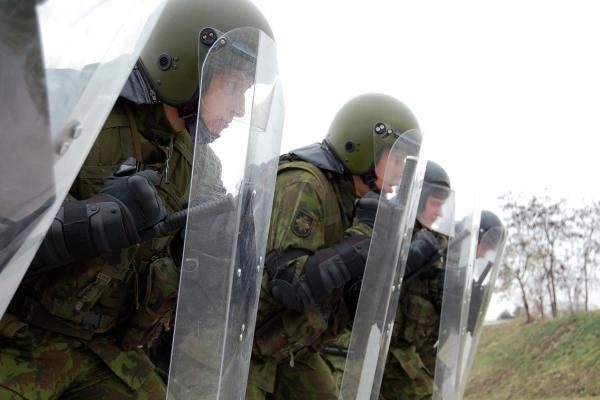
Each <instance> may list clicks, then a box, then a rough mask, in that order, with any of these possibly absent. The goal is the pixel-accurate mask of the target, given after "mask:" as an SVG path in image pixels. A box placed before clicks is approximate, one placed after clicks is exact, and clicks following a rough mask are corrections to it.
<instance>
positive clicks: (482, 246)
mask: <svg viewBox="0 0 600 400" xmlns="http://www.w3.org/2000/svg"><path fill="white" fill-rule="evenodd" d="M490 250H491V247H490V246H489V245H488V244H487V243H485V242H481V243H479V244H478V245H477V253H476V257H477V258H483V257H485V255H486V254H487V252H488V251H490Z"/></svg>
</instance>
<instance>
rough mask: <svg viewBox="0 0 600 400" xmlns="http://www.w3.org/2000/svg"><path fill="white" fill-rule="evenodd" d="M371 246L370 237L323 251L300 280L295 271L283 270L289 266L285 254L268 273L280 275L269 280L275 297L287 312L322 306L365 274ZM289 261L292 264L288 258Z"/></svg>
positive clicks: (310, 261)
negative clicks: (345, 286)
mask: <svg viewBox="0 0 600 400" xmlns="http://www.w3.org/2000/svg"><path fill="white" fill-rule="evenodd" d="M369 244H370V239H369V238H368V237H363V236H351V237H349V238H347V239H345V240H344V241H342V242H341V243H338V244H336V245H335V246H332V247H329V248H326V249H323V250H320V251H318V252H316V253H315V254H313V255H311V256H310V257H309V258H308V260H307V261H306V264H305V265H304V274H302V275H300V276H299V277H298V276H297V275H296V274H295V272H294V271H293V270H292V269H291V268H289V267H288V268H287V269H285V268H283V267H285V265H282V264H284V263H283V262H281V261H283V260H284V259H286V257H285V253H284V254H282V255H280V256H279V257H274V258H272V259H271V262H272V263H277V264H279V265H275V266H273V265H267V268H268V270H271V271H276V273H274V274H273V275H272V276H270V277H269V278H270V287H271V293H272V294H273V297H274V298H275V299H276V300H277V301H279V302H280V303H281V304H282V305H283V306H284V307H285V308H287V309H290V310H297V311H300V310H302V309H304V307H305V306H307V305H311V304H315V303H317V304H318V303H322V302H323V301H324V300H326V299H327V297H328V296H329V295H330V294H331V293H332V292H333V291H334V290H335V289H340V288H342V287H344V285H345V284H346V283H347V282H349V281H350V280H352V279H355V278H357V277H359V276H361V275H362V274H363V272H364V269H365V263H366V260H367V254H368V252H369ZM278 261H279V262H278ZM286 261H288V262H289V261H291V260H290V259H289V258H287V260H286ZM267 263H269V260H267ZM285 264H287V262H286V263H285Z"/></svg>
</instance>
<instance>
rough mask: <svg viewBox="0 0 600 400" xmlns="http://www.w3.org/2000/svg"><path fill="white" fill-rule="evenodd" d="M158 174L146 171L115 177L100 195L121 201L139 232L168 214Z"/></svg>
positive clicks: (108, 180)
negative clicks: (160, 190) (159, 187)
mask: <svg viewBox="0 0 600 400" xmlns="http://www.w3.org/2000/svg"><path fill="white" fill-rule="evenodd" d="M158 183H159V177H158V173H157V172H156V171H152V170H145V171H142V172H138V173H136V174H133V175H130V176H116V175H113V176H111V177H110V178H108V179H107V180H106V182H105V183H104V186H103V187H102V190H100V193H102V194H104V195H109V196H112V197H114V198H115V199H117V200H119V201H120V202H121V203H122V204H123V205H124V206H125V207H126V208H127V209H128V210H129V212H130V213H131V216H132V217H133V221H134V223H135V227H136V229H137V231H138V232H141V231H143V230H145V229H147V228H150V227H152V226H154V225H156V224H157V223H158V222H160V221H162V220H163V219H164V218H165V217H166V216H167V212H166V210H165V207H164V205H163V202H162V200H161V198H160V196H159V195H158V191H157V190H156V187H155V186H156V185H158Z"/></svg>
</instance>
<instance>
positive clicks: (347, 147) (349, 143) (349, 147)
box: [344, 142, 356, 153]
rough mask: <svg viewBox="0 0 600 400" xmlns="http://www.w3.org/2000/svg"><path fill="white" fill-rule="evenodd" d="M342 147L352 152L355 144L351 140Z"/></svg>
mask: <svg viewBox="0 0 600 400" xmlns="http://www.w3.org/2000/svg"><path fill="white" fill-rule="evenodd" d="M344 147H345V148H346V151H347V152H348V153H352V152H354V151H355V150H356V144H354V143H353V142H346V144H345V145H344Z"/></svg>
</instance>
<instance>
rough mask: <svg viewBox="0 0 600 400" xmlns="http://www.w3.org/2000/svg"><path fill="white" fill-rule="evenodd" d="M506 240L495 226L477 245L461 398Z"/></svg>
mask: <svg viewBox="0 0 600 400" xmlns="http://www.w3.org/2000/svg"><path fill="white" fill-rule="evenodd" d="M506 237H507V232H506V230H505V229H504V228H502V227H495V228H492V229H489V230H488V231H487V232H485V233H484V234H483V235H482V236H481V237H480V238H479V242H478V244H477V250H476V259H475V263H474V268H473V274H472V278H471V279H469V280H468V281H467V282H471V284H470V285H469V286H470V289H471V296H470V301H469V304H468V317H467V318H466V321H465V327H464V329H463V332H462V336H461V343H462V347H463V356H462V358H461V360H460V361H461V363H460V364H459V365H458V374H459V376H458V380H457V397H456V398H457V399H461V398H462V396H463V395H464V392H465V389H466V386H467V382H468V378H469V373H470V370H471V366H472V365H473V360H474V358H475V352H476V350H477V344H478V343H479V338H480V336H481V331H482V329H483V322H484V320H485V314H486V312H487V309H488V306H489V303H490V299H491V297H492V293H493V290H494V283H495V282H496V278H497V276H498V271H499V270H500V265H501V263H502V255H503V253H504V246H505V244H506Z"/></svg>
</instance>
